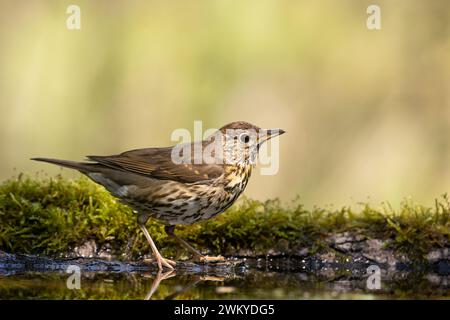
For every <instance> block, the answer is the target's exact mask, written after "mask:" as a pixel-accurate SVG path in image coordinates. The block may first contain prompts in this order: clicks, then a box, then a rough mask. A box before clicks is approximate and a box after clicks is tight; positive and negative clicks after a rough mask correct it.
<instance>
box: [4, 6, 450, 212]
mask: <svg viewBox="0 0 450 320" xmlns="http://www.w3.org/2000/svg"><path fill="white" fill-rule="evenodd" d="M70 4H76V5H79V6H80V8H81V30H68V29H67V28H66V19H67V17H68V14H67V13H66V9H67V7H68V6H69V5H70ZM370 4H377V5H379V6H380V7H381V17H382V29H381V30H379V31H370V30H368V29H367V28H366V19H367V17H368V15H367V13H366V9H367V6H369V5H370ZM194 120H202V121H203V123H204V128H217V127H220V126H222V125H223V124H225V123H227V122H231V121H234V120H246V121H250V122H252V123H254V124H257V125H259V126H261V127H280V128H283V129H286V130H287V131H288V133H287V134H286V135H284V136H282V137H281V139H280V170H279V172H278V174H277V175H275V176H261V175H259V174H255V175H254V176H253V177H252V180H251V181H250V184H249V186H248V189H247V191H246V194H247V195H248V196H250V197H253V198H258V199H267V198H274V197H280V198H281V199H283V200H289V199H292V198H295V197H296V196H297V195H298V196H300V198H301V200H302V201H303V202H304V203H305V204H306V205H307V206H312V205H315V204H317V205H327V204H334V205H336V206H341V205H344V204H346V205H348V204H352V203H357V202H359V201H367V200H369V201H370V202H376V203H377V202H380V201H384V200H386V201H390V202H392V203H393V204H394V205H395V204H396V203H398V202H399V201H400V200H401V199H402V198H404V197H409V196H411V197H412V198H413V200H415V201H418V202H422V203H425V204H432V203H433V199H434V197H437V196H439V195H440V194H442V193H444V192H447V191H449V190H450V1H448V0H433V1H427V0H409V1H400V0H394V1H392V0H391V1H379V0H373V1H364V0H340V1H334V0H330V1H326V0H318V1H301V0H240V1H229V0H205V1H195V0H194V1H181V0H179V1H111V0H86V1H78V0H73V1H54V0H41V1H32V0H31V1H5V0H2V1H1V3H0V150H1V151H0V179H6V178H9V177H11V176H13V175H15V174H18V173H19V172H31V173H32V172H36V171H41V170H43V171H45V172H47V173H49V174H51V175H52V174H56V173H60V172H61V169H59V168H58V167H54V166H50V165H45V164H42V163H34V162H32V161H29V160H28V159H29V158H30V157H32V156H51V157H56V158H63V159H80V160H81V159H83V157H84V155H86V154H100V155H101V154H114V153H119V152H121V151H125V150H127V149H133V148H140V147H149V146H166V145H170V144H173V142H171V140H170V134H171V133H172V131H173V130H174V129H176V128H187V129H190V130H193V122H194ZM62 172H63V174H64V175H66V176H68V177H75V176H77V174H76V173H73V172H71V171H70V170H63V171H62ZM369 197H370V198H369Z"/></svg>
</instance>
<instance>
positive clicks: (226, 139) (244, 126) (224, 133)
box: [214, 121, 285, 165]
mask: <svg viewBox="0 0 450 320" xmlns="http://www.w3.org/2000/svg"><path fill="white" fill-rule="evenodd" d="M284 132H285V131H284V130H281V129H261V128H259V127H257V126H255V125H253V124H250V123H248V122H244V121H237V122H232V123H229V124H227V125H225V126H223V127H222V128H220V129H219V130H218V131H217V132H216V135H214V136H215V141H216V142H218V143H219V144H220V145H221V149H222V152H223V155H222V157H223V159H224V161H225V163H227V164H241V165H249V164H254V163H255V161H256V158H257V156H258V151H259V148H260V147H261V145H262V144H263V143H264V142H266V141H268V140H270V139H272V138H273V137H276V136H279V135H281V134H283V133H284Z"/></svg>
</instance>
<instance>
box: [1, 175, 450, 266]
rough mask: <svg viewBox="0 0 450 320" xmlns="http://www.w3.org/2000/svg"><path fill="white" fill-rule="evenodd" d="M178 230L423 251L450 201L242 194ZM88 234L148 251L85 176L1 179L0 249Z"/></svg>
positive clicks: (124, 251) (69, 242) (449, 218)
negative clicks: (305, 200)
mask: <svg viewBox="0 0 450 320" xmlns="http://www.w3.org/2000/svg"><path fill="white" fill-rule="evenodd" d="M147 227H148V229H149V232H150V234H151V235H152V237H153V238H154V240H155V242H156V243H157V244H158V245H159V247H160V248H163V250H162V251H163V253H165V254H169V255H173V254H177V253H179V252H180V250H179V246H178V245H177V244H176V243H175V242H174V241H173V240H172V239H170V238H168V237H167V235H166V234H165V232H164V228H163V226H162V224H160V223H158V222H157V221H154V220H151V221H149V223H148V225H147ZM177 231H178V233H179V235H180V236H182V237H184V238H186V239H187V240H188V241H190V242H192V243H193V244H194V245H196V246H197V247H199V248H202V249H207V250H208V251H210V252H211V253H214V254H229V253H232V252H237V251H239V250H250V251H251V252H259V253H264V252H267V251H268V250H270V249H274V248H275V249H276V250H278V251H279V250H281V251H285V252H292V249H293V248H301V247H308V248H310V249H312V250H313V251H314V250H320V249H321V248H323V247H324V246H326V243H325V241H324V239H325V237H326V236H328V235H330V234H333V233H338V232H344V231H357V232H358V233H360V234H363V235H365V236H367V237H373V238H378V239H391V240H393V241H391V242H390V243H391V246H392V247H393V248H394V249H396V250H399V251H401V252H405V253H407V254H408V255H410V256H412V257H414V258H421V257H424V255H426V253H428V252H429V251H430V250H431V248H436V247H443V246H446V245H448V243H449V240H450V201H449V198H448V197H447V196H446V195H444V196H442V197H441V198H440V199H439V200H436V205H435V206H434V207H432V208H428V207H424V206H420V205H416V204H413V203H412V202H411V201H404V202H403V203H402V204H401V207H400V209H399V210H393V209H392V208H391V207H390V206H389V205H388V204H385V205H383V206H382V207H381V209H375V208H372V207H370V206H369V205H363V206H362V209H360V210H358V211H354V210H353V209H351V208H350V207H345V208H342V209H340V210H335V209H331V208H329V209H324V208H318V207H315V208H313V209H312V210H307V209H305V208H304V207H303V206H302V205H301V203H299V201H295V202H293V203H292V204H291V205H283V204H282V203H281V202H280V201H279V200H268V201H265V202H260V201H256V200H251V199H247V198H245V197H243V198H242V199H241V200H240V201H238V203H237V204H235V205H234V206H232V207H231V208H230V209H229V210H227V212H225V213H223V214H221V215H219V216H218V217H216V218H214V219H211V220H208V221H204V222H202V223H198V224H195V225H192V226H179V227H178V228H177ZM87 240H94V241H95V242H96V243H97V244H98V246H99V247H102V246H103V245H104V244H107V243H108V244H112V245H113V252H114V253H116V254H119V255H123V256H126V257H130V258H131V257H133V258H135V257H138V256H140V255H142V254H145V253H148V251H149V248H148V245H147V243H146V241H145V238H144V236H143V235H142V234H141V232H140V230H139V228H138V226H137V223H136V214H135V213H134V212H133V211H132V210H131V209H129V208H128V207H126V206H125V205H122V204H120V203H119V202H118V201H117V200H116V199H114V198H113V197H112V196H110V195H109V193H108V192H107V191H106V190H105V189H104V188H102V187H100V186H98V185H96V184H94V183H92V182H90V181H89V180H88V179H87V178H80V179H77V180H67V179H64V178H62V177H60V176H57V177H55V178H31V177H29V176H23V175H20V176H19V177H17V178H13V179H10V180H7V181H5V182H3V183H2V184H1V185H0V250H3V251H8V252H12V253H35V254H46V255H59V254H64V253H67V252H69V251H70V250H72V249H73V248H74V247H75V246H77V245H80V244H82V243H84V242H85V241H87Z"/></svg>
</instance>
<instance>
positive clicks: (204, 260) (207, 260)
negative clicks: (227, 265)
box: [194, 255, 226, 263]
mask: <svg viewBox="0 0 450 320" xmlns="http://www.w3.org/2000/svg"><path fill="white" fill-rule="evenodd" d="M194 261H195V262H200V263H217V262H224V261H226V259H225V258H224V257H222V256H216V257H210V256H203V255H202V256H195V257H194Z"/></svg>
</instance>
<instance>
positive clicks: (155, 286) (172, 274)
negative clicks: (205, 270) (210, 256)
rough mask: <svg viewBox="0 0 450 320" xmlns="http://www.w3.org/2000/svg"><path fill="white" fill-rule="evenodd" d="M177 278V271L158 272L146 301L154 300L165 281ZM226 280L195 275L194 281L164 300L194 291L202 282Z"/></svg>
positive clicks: (148, 275)
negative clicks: (155, 294)
mask: <svg viewBox="0 0 450 320" xmlns="http://www.w3.org/2000/svg"><path fill="white" fill-rule="evenodd" d="M175 276H176V272H175V270H169V271H167V272H162V271H161V270H160V271H158V273H157V274H156V276H155V277H154V279H153V282H152V286H151V288H150V290H149V292H148V293H147V295H146V296H145V300H150V299H151V298H152V296H153V294H154V293H155V292H156V290H158V287H159V285H160V284H161V282H162V281H163V280H166V279H170V278H173V277H175ZM144 277H148V278H151V277H152V275H150V274H147V275H144ZM224 280H225V277H219V276H207V275H201V276H200V275H195V276H193V278H192V280H191V281H189V283H188V284H187V285H185V286H183V287H182V288H179V289H176V290H175V292H173V293H171V294H169V295H167V296H166V297H164V300H173V299H175V298H176V297H178V296H179V295H180V294H182V293H185V292H187V291H189V290H190V289H192V288H193V287H195V285H197V284H198V283H199V282H201V281H224Z"/></svg>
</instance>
